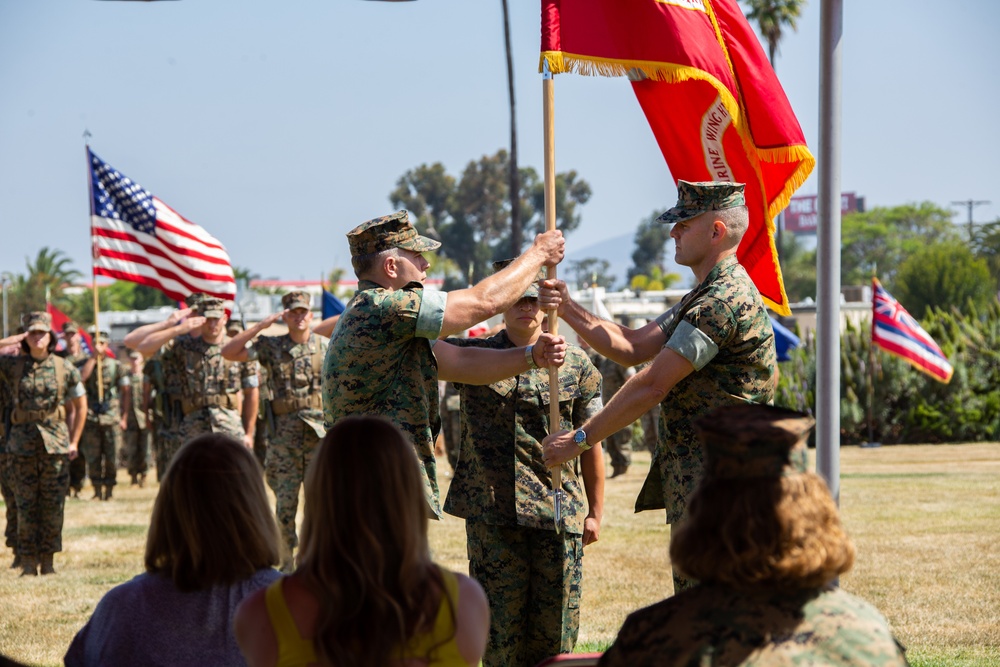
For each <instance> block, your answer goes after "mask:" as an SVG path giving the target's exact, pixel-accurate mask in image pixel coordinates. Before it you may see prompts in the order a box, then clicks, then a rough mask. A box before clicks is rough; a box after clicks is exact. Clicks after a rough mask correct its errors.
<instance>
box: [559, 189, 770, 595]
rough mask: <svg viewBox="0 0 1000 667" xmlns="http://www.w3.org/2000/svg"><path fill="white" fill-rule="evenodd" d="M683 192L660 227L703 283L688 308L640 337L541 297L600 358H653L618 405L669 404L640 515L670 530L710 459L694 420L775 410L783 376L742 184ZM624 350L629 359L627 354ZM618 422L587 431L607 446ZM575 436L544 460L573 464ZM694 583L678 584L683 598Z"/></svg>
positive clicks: (606, 420)
mask: <svg viewBox="0 0 1000 667" xmlns="http://www.w3.org/2000/svg"><path fill="white" fill-rule="evenodd" d="M677 190H678V203H677V205H676V206H675V207H674V208H671V209H670V210H668V211H667V212H666V213H664V214H663V215H661V216H660V217H659V218H658V219H659V221H661V222H664V223H667V224H670V223H674V227H673V229H671V232H670V235H671V237H672V238H673V239H674V240H675V241H676V243H677V251H676V261H677V262H678V263H679V264H684V265H685V266H690V267H691V268H692V270H693V271H694V273H695V276H696V278H698V279H699V284H698V286H697V287H695V288H694V289H693V290H691V291H690V292H688V293H687V294H686V295H685V296H684V298H683V299H682V300H681V301H680V303H678V304H677V305H676V306H674V307H673V308H671V309H670V310H669V311H668V312H666V313H664V314H663V315H661V316H660V317H658V318H657V319H656V321H655V322H650V323H649V324H648V325H646V326H644V327H642V328H641V329H637V330H635V331H632V330H631V329H624V328H621V327H619V326H618V325H617V324H613V323H607V325H604V324H602V323H601V322H602V321H601V320H600V319H599V318H597V317H596V316H594V315H591V314H590V313H587V311H586V310H584V309H583V308H582V307H581V306H579V305H578V304H576V303H575V302H572V301H571V300H566V299H564V298H563V295H562V294H560V293H559V289H560V288H558V287H557V288H556V289H553V290H544V291H543V293H542V294H541V300H542V301H543V307H552V306H553V305H557V306H559V307H560V315H561V317H562V319H563V320H565V321H566V322H567V323H568V324H569V325H570V326H571V327H573V329H574V330H575V331H576V332H577V333H578V334H579V335H581V336H582V337H584V338H586V339H587V340H588V342H589V343H590V344H591V345H592V346H594V348H595V349H597V350H598V351H599V352H601V353H604V354H606V355H612V356H615V357H616V358H617V360H618V361H621V362H622V363H629V364H632V365H636V364H639V363H641V362H644V361H647V360H648V359H649V353H650V352H652V353H653V354H654V355H655V356H654V357H653V361H652V363H651V364H650V365H649V366H648V367H647V368H645V369H644V370H642V371H641V372H639V373H637V374H636V375H635V376H634V377H633V378H631V379H630V380H629V381H628V382H627V383H626V384H625V387H624V388H623V389H622V391H621V392H620V393H619V396H625V397H626V398H625V399H624V400H625V401H629V400H633V397H636V396H639V397H641V399H638V398H636V399H634V400H636V401H638V402H640V403H641V404H642V407H643V410H646V409H648V408H649V407H652V405H653V404H652V403H650V402H649V398H650V397H652V396H655V395H657V394H659V395H662V400H661V401H660V423H659V443H658V446H657V450H656V452H655V453H654V454H653V461H652V464H651V465H650V471H649V475H648V476H647V478H646V480H645V483H644V484H643V486H642V490H641V491H640V492H639V497H638V499H637V500H636V505H635V509H636V511H637V512H641V511H644V510H651V509H661V508H665V509H666V519H667V522H668V523H670V524H671V526H675V525H676V523H677V522H679V521H680V520H681V518H682V517H683V515H684V509H685V507H686V505H687V499H688V497H689V496H690V495H691V492H692V491H693V490H694V488H695V486H696V485H697V483H698V480H699V479H700V478H701V470H702V465H703V459H704V451H703V448H702V447H701V445H700V443H699V441H698V438H697V437H696V434H695V431H694V420H695V419H696V418H697V417H700V416H701V415H704V414H706V413H708V412H710V411H711V410H713V409H715V408H717V407H720V406H724V405H738V404H743V403H770V402H772V401H773V399H774V390H775V370H776V367H777V356H776V354H775V348H774V334H773V331H772V329H771V324H770V319H769V318H768V315H767V310H766V308H765V306H764V302H763V300H762V299H761V296H760V293H759V292H758V291H757V288H756V287H755V286H754V284H753V282H752V281H751V280H750V277H749V275H748V274H747V272H746V270H745V269H744V268H743V267H742V266H741V265H740V264H739V263H738V262H737V259H736V249H737V247H738V245H739V241H740V239H741V238H742V237H743V234H744V233H745V229H746V221H747V215H748V214H747V212H746V207H745V205H744V197H743V184H742V183H715V182H705V183H689V182H687V181H678V184H677ZM730 209H734V210H732V211H730ZM727 221H728V222H727ZM561 289H563V290H564V289H565V287H564V285H563V286H562V287H561ZM550 297H552V298H553V300H552V301H551V302H549V301H548V299H549V298H550ZM560 303H562V304H563V305H560ZM595 334H596V335H595ZM609 340H617V341H618V346H619V348H618V350H615V349H614V348H612V347H609V345H608V342H607V341H609ZM623 347H625V348H627V347H630V348H631V349H626V351H625V352H622V348H623ZM657 349H659V352H658V353H657V352H656V350H657ZM660 375H662V376H665V377H669V378H671V381H670V384H669V386H665V384H664V382H663V381H662V380H657V376H660ZM664 388H665V389H666V392H665V393H663V389H664ZM619 414H621V410H609V411H605V412H602V414H600V415H598V417H597V419H596V421H597V422H598V425H599V427H598V428H596V430H595V424H587V425H585V427H584V430H585V431H586V432H588V433H589V432H591V431H593V432H594V434H595V435H596V436H600V435H602V434H603V432H604V430H606V429H608V428H616V429H617V428H621V427H623V426H624V424H616V423H613V422H614V420H615V419H616V416H617V415H619ZM573 436H574V434H573V433H569V434H555V435H553V436H551V437H550V438H548V439H547V440H546V460H547V461H559V460H563V459H565V458H566V457H568V456H572V455H573V441H572V438H573ZM694 583H695V582H694V581H693V580H691V579H689V578H686V577H681V576H679V575H678V574H677V573H675V574H674V590H675V591H680V590H683V589H685V588H690V587H691V586H693V585H694Z"/></svg>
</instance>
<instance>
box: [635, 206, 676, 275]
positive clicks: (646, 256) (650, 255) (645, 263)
mask: <svg viewBox="0 0 1000 667" xmlns="http://www.w3.org/2000/svg"><path fill="white" fill-rule="evenodd" d="M659 215H660V214H659V213H658V212H655V211H654V212H653V213H651V214H649V216H648V217H647V218H645V219H644V220H643V221H642V222H640V223H639V227H638V228H636V230H635V250H633V251H632V266H631V267H629V270H628V274H627V278H628V280H629V281H630V282H631V280H632V279H633V278H634V277H635V276H639V275H643V276H649V275H651V274H652V273H653V270H654V269H659V270H660V271H663V270H664V268H665V262H666V245H667V239H669V238H670V225H665V224H663V223H662V222H657V221H656V218H657V217H659ZM633 289H634V288H633ZM640 289H641V288H640Z"/></svg>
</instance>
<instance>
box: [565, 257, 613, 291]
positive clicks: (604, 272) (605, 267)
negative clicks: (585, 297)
mask: <svg viewBox="0 0 1000 667" xmlns="http://www.w3.org/2000/svg"><path fill="white" fill-rule="evenodd" d="M610 269H611V262H609V261H608V260H606V259H598V258H597V257H585V258H583V259H579V260H575V261H572V262H569V275H570V277H571V279H572V281H573V282H575V283H576V285H577V287H590V286H592V285H597V286H598V287H603V288H605V289H611V288H612V287H613V286H614V284H615V277H614V276H612V275H610V274H609V273H608V271H610Z"/></svg>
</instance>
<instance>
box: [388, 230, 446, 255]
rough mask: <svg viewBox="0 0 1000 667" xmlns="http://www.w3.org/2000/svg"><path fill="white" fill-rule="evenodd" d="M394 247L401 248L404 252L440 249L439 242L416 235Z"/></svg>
mask: <svg viewBox="0 0 1000 667" xmlns="http://www.w3.org/2000/svg"><path fill="white" fill-rule="evenodd" d="M396 247H397V248H403V249H404V250H412V251H413V252H430V251H431V250H437V249H438V248H440V247H441V242H440V241H435V240H434V239H429V238H427V237H426V236H420V235H419V234H418V235H417V236H414V237H413V238H411V239H406V240H405V241H400V242H399V243H398V244H397V245H396Z"/></svg>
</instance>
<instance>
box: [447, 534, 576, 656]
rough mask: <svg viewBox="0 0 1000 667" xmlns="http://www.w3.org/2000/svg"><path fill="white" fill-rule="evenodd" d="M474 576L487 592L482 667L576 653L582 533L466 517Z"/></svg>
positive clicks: (470, 566) (470, 573)
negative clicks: (486, 633)
mask: <svg viewBox="0 0 1000 667" xmlns="http://www.w3.org/2000/svg"><path fill="white" fill-rule="evenodd" d="M465 532H466V537H467V539H468V548H469V575H470V576H471V577H473V578H474V579H476V581H478V582H479V583H480V585H482V587H483V590H485V591H486V598H487V600H488V601H489V605H490V635H489V640H488V642H487V644H486V654H485V655H484V656H483V667H508V666H510V667H519V666H522V665H523V666H527V667H530V666H532V665H536V664H538V663H539V662H541V661H542V660H544V659H545V658H548V657H551V656H553V655H556V654H558V653H569V652H572V650H573V647H574V646H575V645H576V638H577V635H578V634H579V631H580V597H581V588H580V584H581V580H582V578H583V536H581V535H572V534H568V533H566V532H565V531H564V532H562V533H556V532H555V531H552V530H542V529H539V528H523V527H508V526H491V525H488V524H485V523H479V522H471V521H470V522H466V524H465Z"/></svg>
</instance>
